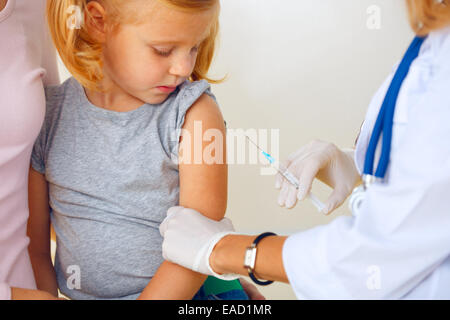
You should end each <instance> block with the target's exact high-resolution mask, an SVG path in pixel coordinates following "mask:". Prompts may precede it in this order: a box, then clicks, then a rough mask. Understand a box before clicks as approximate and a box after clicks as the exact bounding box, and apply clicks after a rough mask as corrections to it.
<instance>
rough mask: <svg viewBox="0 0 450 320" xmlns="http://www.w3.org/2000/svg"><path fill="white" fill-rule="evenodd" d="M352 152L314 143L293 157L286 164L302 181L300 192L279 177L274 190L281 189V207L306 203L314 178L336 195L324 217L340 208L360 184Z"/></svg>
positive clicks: (330, 200) (331, 145)
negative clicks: (304, 200)
mask: <svg viewBox="0 0 450 320" xmlns="http://www.w3.org/2000/svg"><path fill="white" fill-rule="evenodd" d="M353 154H354V150H353V149H344V150H341V149H339V148H338V147H336V146H335V145H334V144H332V143H328V142H323V141H320V140H314V141H312V142H310V143H309V144H307V145H306V146H304V147H302V148H300V149H299V150H298V151H297V152H294V153H293V154H291V155H290V156H289V157H288V159H287V160H286V161H285V162H284V163H283V165H284V166H285V167H286V168H288V170H289V171H290V172H291V173H292V174H293V175H294V176H295V177H296V178H297V179H298V180H299V182H300V187H299V189H298V190H297V189H296V188H295V187H294V186H293V185H291V184H290V183H289V182H288V181H286V179H284V178H283V177H282V176H281V175H280V174H277V177H276V182H275V187H276V188H277V189H281V191H280V194H279V197H278V204H279V205H280V206H286V208H293V207H294V206H295V205H296V204H297V200H300V201H301V200H303V199H304V198H305V197H306V196H307V195H308V194H309V192H310V191H311V186H312V183H313V180H314V178H317V179H319V180H320V181H322V182H324V183H325V184H327V185H328V186H330V187H331V188H333V192H332V193H331V195H330V197H329V198H328V200H327V202H326V203H325V208H324V209H323V213H324V214H329V213H331V212H332V211H333V210H335V209H336V208H338V207H339V206H340V205H342V203H343V202H344V201H345V199H347V197H348V196H349V195H350V194H351V193H352V191H353V189H354V188H355V187H356V186H357V185H358V184H359V183H360V182H361V177H360V175H359V172H358V170H357V168H356V165H355V162H354V160H353Z"/></svg>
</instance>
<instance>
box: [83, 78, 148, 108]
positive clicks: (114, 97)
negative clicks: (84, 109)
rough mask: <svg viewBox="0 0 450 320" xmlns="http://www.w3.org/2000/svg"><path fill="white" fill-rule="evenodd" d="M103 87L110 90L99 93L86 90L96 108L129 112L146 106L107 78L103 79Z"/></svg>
mask: <svg viewBox="0 0 450 320" xmlns="http://www.w3.org/2000/svg"><path fill="white" fill-rule="evenodd" d="M101 86H102V87H103V88H108V89H107V91H106V92H99V91H93V90H89V89H87V88H85V92H86V97H87V98H88V100H89V102H91V103H92V104H93V105H95V106H96V107H99V108H103V109H106V110H111V111H116V112H128V111H133V110H135V109H138V108H139V107H140V106H142V105H143V104H145V102H143V101H141V100H139V99H138V98H136V97H133V96H132V95H130V94H129V93H127V92H126V91H124V90H123V89H122V88H120V87H119V86H117V85H116V84H115V83H114V82H113V81H110V80H108V79H106V78H105V79H103V81H102V83H101Z"/></svg>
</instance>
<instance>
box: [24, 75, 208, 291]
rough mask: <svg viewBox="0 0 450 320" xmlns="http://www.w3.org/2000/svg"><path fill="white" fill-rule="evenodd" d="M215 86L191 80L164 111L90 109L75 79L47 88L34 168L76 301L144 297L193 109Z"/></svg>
mask: <svg viewBox="0 0 450 320" xmlns="http://www.w3.org/2000/svg"><path fill="white" fill-rule="evenodd" d="M203 93H206V94H208V95H210V96H212V97H213V98H214V96H213V95H212V93H211V91H210V85H209V84H208V82H206V81H204V80H202V81H196V82H189V81H186V82H185V83H184V84H182V85H181V86H180V87H179V88H178V89H177V90H176V91H175V92H173V93H172V94H171V95H170V96H169V97H168V98H167V99H166V101H164V102H163V103H161V104H159V105H150V104H144V105H142V106H141V107H139V108H138V109H135V110H133V111H130V112H115V111H110V110H106V109H102V108H99V107H96V106H94V105H92V104H91V103H90V102H89V100H88V99H87V97H86V95H85V92H84V89H83V87H82V86H81V85H80V84H79V83H78V82H77V81H76V80H75V79H73V78H70V79H68V80H67V81H66V82H64V83H63V84H62V85H60V86H54V87H48V88H46V98H47V110H46V116H45V122H44V125H43V127H42V130H41V132H40V135H39V137H38V139H37V140H36V142H35V145H34V148H33V153H32V157H31V164H32V167H33V168H34V169H35V170H36V171H38V172H40V173H42V174H45V177H46V180H47V181H48V184H49V198H50V207H51V221H52V224H53V226H54V229H55V232H56V236H57V251H56V261H55V269H56V275H57V280H58V285H59V288H60V290H61V292H62V293H63V294H65V295H66V296H68V297H70V298H72V299H136V298H137V297H138V296H139V294H140V292H141V291H142V290H143V289H144V288H145V286H146V285H147V284H148V282H149V281H150V280H151V278H152V276H153V275H154V273H155V271H156V270H157V268H158V267H159V265H160V264H161V263H162V262H163V258H162V253H161V244H162V238H161V236H160V234H159V230H158V228H159V225H160V223H161V222H162V221H163V219H164V218H165V215H166V211H167V209H168V208H170V207H171V206H174V205H177V204H178V200H179V172H178V165H177V163H176V158H177V155H178V138H179V134H180V129H181V128H182V126H183V123H184V118H185V114H186V111H187V110H188V109H189V108H190V107H191V106H192V104H193V103H194V102H195V101H196V100H197V99H198V98H199V97H200V96H201V95H202V94H203Z"/></svg>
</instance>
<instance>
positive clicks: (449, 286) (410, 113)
mask: <svg viewBox="0 0 450 320" xmlns="http://www.w3.org/2000/svg"><path fill="white" fill-rule="evenodd" d="M394 69H396V68H394ZM394 71H395V70H394ZM392 77H393V73H392V74H391V75H390V76H389V77H388V79H386V81H385V83H384V84H383V85H382V86H381V88H380V89H379V91H378V92H377V93H376V94H375V96H374V98H373V100H372V102H371V104H370V106H369V109H368V112H367V115H366V120H365V122H364V125H363V127H362V131H361V134H360V138H359V140H358V143H357V146H356V151H355V162H356V165H357V168H358V170H359V172H360V173H361V172H362V170H363V163H364V157H365V151H366V149H367V145H368V143H369V139H370V135H371V132H372V129H373V126H374V123H375V120H376V117H377V115H378V112H379V109H380V107H381V104H382V102H383V100H384V97H385V94H386V91H387V88H388V86H389V84H390V83H391V80H392ZM380 146H381V142H380V144H379V146H378V147H379V148H378V152H377V156H376V158H375V159H376V161H375V165H376V164H377V163H378V158H379V153H380V152H379V150H380ZM386 178H387V180H386V181H387V182H386V183H385V184H374V185H372V186H371V187H370V188H369V189H368V191H367V193H366V198H365V201H364V203H363V204H362V206H361V208H360V211H359V212H358V214H357V215H356V216H355V215H353V216H342V217H338V218H336V219H335V220H333V221H332V222H331V223H329V224H328V225H323V226H318V227H315V228H313V229H310V230H307V231H304V232H300V233H297V234H294V235H292V236H290V237H289V238H288V239H287V240H286V243H285V245H284V248H283V263H284V267H285V269H286V273H287V275H288V278H289V281H290V283H291V285H292V287H293V289H294V291H295V293H296V295H297V297H298V298H299V299H450V28H446V29H443V30H440V31H436V32H433V33H431V34H430V35H429V37H428V38H427V40H426V41H425V42H424V44H423V46H422V48H421V51H420V54H419V57H418V58H417V59H416V60H415V61H414V62H413V64H412V65H411V69H410V72H409V74H408V76H407V78H406V79H405V81H404V83H403V86H402V89H401V91H400V94H399V98H398V103H397V107H396V111H395V117H394V127H393V138H392V149H391V158H390V163H389V167H388V171H387V173H386Z"/></svg>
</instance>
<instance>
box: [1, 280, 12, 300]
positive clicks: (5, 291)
mask: <svg viewBox="0 0 450 320" xmlns="http://www.w3.org/2000/svg"><path fill="white" fill-rule="evenodd" d="M0 300H11V287H10V286H9V285H8V284H7V283H4V282H0Z"/></svg>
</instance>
